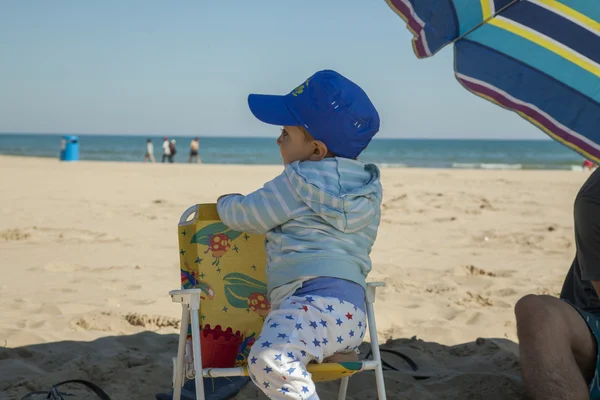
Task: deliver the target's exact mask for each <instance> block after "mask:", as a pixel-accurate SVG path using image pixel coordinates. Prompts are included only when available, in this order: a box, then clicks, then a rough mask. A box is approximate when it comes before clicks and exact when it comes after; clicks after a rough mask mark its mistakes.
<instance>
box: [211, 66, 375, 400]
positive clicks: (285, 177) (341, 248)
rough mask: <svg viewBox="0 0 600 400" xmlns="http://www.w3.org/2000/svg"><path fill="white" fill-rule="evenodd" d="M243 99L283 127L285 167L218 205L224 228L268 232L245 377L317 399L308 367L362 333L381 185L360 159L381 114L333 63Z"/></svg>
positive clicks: (268, 389) (278, 392)
mask: <svg viewBox="0 0 600 400" xmlns="http://www.w3.org/2000/svg"><path fill="white" fill-rule="evenodd" d="M248 104H249V106H250V110H251V111H252V113H253V114H254V115H255V116H256V118H258V119H259V120H261V121H263V122H265V123H267V124H273V125H280V126H283V129H282V131H281V135H280V136H279V138H278V139H277V144H278V145H279V149H280V152H281V158H282V159H283V163H284V164H285V169H284V171H283V173H282V174H281V175H279V176H277V177H276V178H275V179H273V180H272V181H270V182H267V183H266V184H265V185H264V187H263V188H262V189H259V190H257V191H255V192H253V193H250V194H248V195H247V196H242V195H239V194H235V195H225V196H222V197H220V198H219V200H218V202H217V209H218V212H219V216H220V218H221V220H222V221H223V222H224V223H225V224H226V225H227V226H229V227H230V228H232V229H235V230H237V231H245V232H251V233H257V234H266V241H265V247H266V252H267V272H266V273H267V284H268V291H269V299H270V301H271V311H270V313H269V315H268V316H267V317H266V321H265V324H264V325H263V329H262V332H261V334H260V336H259V338H258V339H257V341H256V343H254V345H253V346H252V349H251V351H250V355H249V357H248V368H249V371H250V377H251V379H252V381H253V382H254V383H255V384H256V385H257V386H258V387H260V388H261V389H262V391H263V392H264V393H265V394H266V395H267V396H268V397H269V398H271V399H284V398H289V399H318V396H317V394H316V392H315V385H314V383H313V381H312V379H311V375H310V373H309V372H307V370H306V365H307V364H308V363H309V362H311V361H316V362H322V361H323V360H324V359H325V358H327V357H330V356H332V355H333V354H336V353H339V352H352V351H354V350H355V349H356V348H357V347H358V346H359V345H360V343H361V342H362V339H363V337H364V334H365V330H366V314H365V286H366V277H367V274H368V273H369V271H370V270H371V260H370V257H369V254H370V252H371V247H372V246H373V243H374V242H375V237H376V236H377V228H378V226H379V221H380V215H381V213H380V206H381V198H382V189H381V183H380V181H379V170H378V169H377V167H376V166H375V165H373V164H363V163H362V162H360V161H357V160H356V158H357V157H358V155H359V154H360V153H361V152H362V151H363V150H364V149H365V148H366V147H367V145H368V144H369V142H370V141H371V139H372V138H373V136H374V135H375V133H377V131H378V130H379V115H378V113H377V110H376V109H375V107H374V106H373V104H372V103H371V101H370V100H369V98H368V96H367V95H366V93H365V92H364V91H363V90H362V89H361V88H360V87H359V86H357V85H356V84H355V83H353V82H352V81H350V80H349V79H347V78H345V77H343V76H342V75H340V74H339V73H337V72H335V71H330V70H325V71H319V72H317V73H315V74H314V75H313V76H312V77H310V78H308V79H307V80H306V81H305V82H304V83H303V84H301V85H300V86H298V87H297V88H296V89H294V90H293V91H292V92H291V93H289V94H287V95H285V96H275V95H256V94H253V95H250V96H249V97H248Z"/></svg>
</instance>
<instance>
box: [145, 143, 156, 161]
mask: <svg viewBox="0 0 600 400" xmlns="http://www.w3.org/2000/svg"><path fill="white" fill-rule="evenodd" d="M146 160H150V162H156V160H155V159H154V145H153V144H152V140H151V139H148V140H146V155H145V156H144V161H146Z"/></svg>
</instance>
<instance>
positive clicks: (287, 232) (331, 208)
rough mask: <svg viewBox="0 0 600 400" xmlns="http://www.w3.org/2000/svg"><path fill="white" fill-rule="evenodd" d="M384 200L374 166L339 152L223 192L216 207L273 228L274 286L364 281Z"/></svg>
mask: <svg viewBox="0 0 600 400" xmlns="http://www.w3.org/2000/svg"><path fill="white" fill-rule="evenodd" d="M381 199H382V188H381V183H380V180H379V169H378V168H377V167H376V166H375V165H373V164H363V163H361V162H360V161H356V160H350V159H346V158H338V157H336V158H326V159H324V160H321V161H302V162H298V161H297V162H294V163H291V164H288V165H286V166H285V170H284V171H283V173H282V174H281V175H279V176H277V177H276V178H275V179H273V180H272V181H270V182H267V183H266V184H265V185H264V186H263V188H262V189H259V190H257V191H255V192H253V193H250V194H248V195H246V196H242V195H227V196H224V197H222V198H220V199H219V201H218V204H217V210H218V212H219V216H220V218H221V220H222V221H223V223H225V225H227V226H229V227H230V228H232V229H235V230H237V231H240V232H250V233H256V234H266V240H265V247H266V252H267V283H268V287H269V293H270V292H271V291H272V290H273V289H274V288H276V287H278V286H281V285H285V284H287V283H290V282H292V281H295V280H297V279H302V278H304V277H309V276H310V277H334V278H341V279H346V280H349V281H352V282H356V283H358V284H360V285H361V286H363V287H365V285H366V277H367V274H368V273H369V271H370V270H371V259H370V257H369V254H370V252H371V247H372V246H373V243H374V242H375V238H376V236H377V228H378V227H379V221H380V217H381V211H380V206H381Z"/></svg>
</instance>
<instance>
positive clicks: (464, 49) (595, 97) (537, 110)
mask: <svg viewBox="0 0 600 400" xmlns="http://www.w3.org/2000/svg"><path fill="white" fill-rule="evenodd" d="M386 1H387V3H388V4H389V5H390V7H391V8H392V9H393V10H394V11H395V12H396V13H397V14H398V15H400V17H402V18H403V19H404V20H405V22H406V24H407V27H408V29H409V30H410V31H411V32H412V33H413V35H414V38H413V49H414V52H415V54H416V56H417V57H418V58H426V57H431V56H433V55H434V54H435V53H437V52H438V51H439V50H440V49H441V48H443V47H444V46H446V45H448V44H453V45H454V70H455V76H456V79H457V80H458V81H459V82H460V83H461V84H462V85H463V86H464V87H465V88H466V89H467V90H469V91H470V92H472V93H474V94H476V95H478V96H481V97H483V98H485V99H487V100H490V101H492V102H494V103H496V104H498V105H500V106H502V107H504V108H506V109H509V110H512V111H515V112H517V113H518V114H519V115H521V116H522V117H523V118H525V119H526V120H528V121H530V122H531V123H533V124H535V125H536V126H538V127H539V128H540V129H542V130H543V131H544V132H546V133H547V134H548V135H550V136H551V137H552V138H553V139H555V140H557V141H559V142H560V143H562V144H564V145H566V146H568V147H570V148H572V149H574V150H575V151H577V152H579V153H580V154H582V155H583V156H584V157H586V158H589V159H592V160H595V161H596V162H600V0H386Z"/></svg>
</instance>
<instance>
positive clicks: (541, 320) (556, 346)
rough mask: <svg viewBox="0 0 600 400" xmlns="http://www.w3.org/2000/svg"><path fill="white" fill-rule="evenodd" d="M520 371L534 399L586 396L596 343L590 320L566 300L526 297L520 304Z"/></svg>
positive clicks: (577, 399) (584, 399) (569, 399)
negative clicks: (588, 322)
mask: <svg viewBox="0 0 600 400" xmlns="http://www.w3.org/2000/svg"><path fill="white" fill-rule="evenodd" d="M515 314H516V317H517V331H518V336H519V348H520V364H521V375H522V377H523V381H524V383H525V387H526V389H527V392H528V393H529V395H530V396H531V398H532V399H534V400H538V399H539V400H542V399H543V400H552V399H557V400H558V399H560V400H587V399H589V390H588V382H590V381H591V379H592V378H593V377H594V372H595V369H596V358H597V345H596V339H595V337H594V336H593V334H592V333H591V332H590V329H589V328H588V325H587V324H586V322H585V320H584V319H583V317H582V316H581V314H579V312H577V310H575V308H573V307H572V306H571V305H569V304H567V303H566V302H564V301H562V300H560V299H558V298H556V297H552V296H536V295H527V296H525V297H523V298H522V299H521V300H519V301H518V302H517V304H516V306H515Z"/></svg>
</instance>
